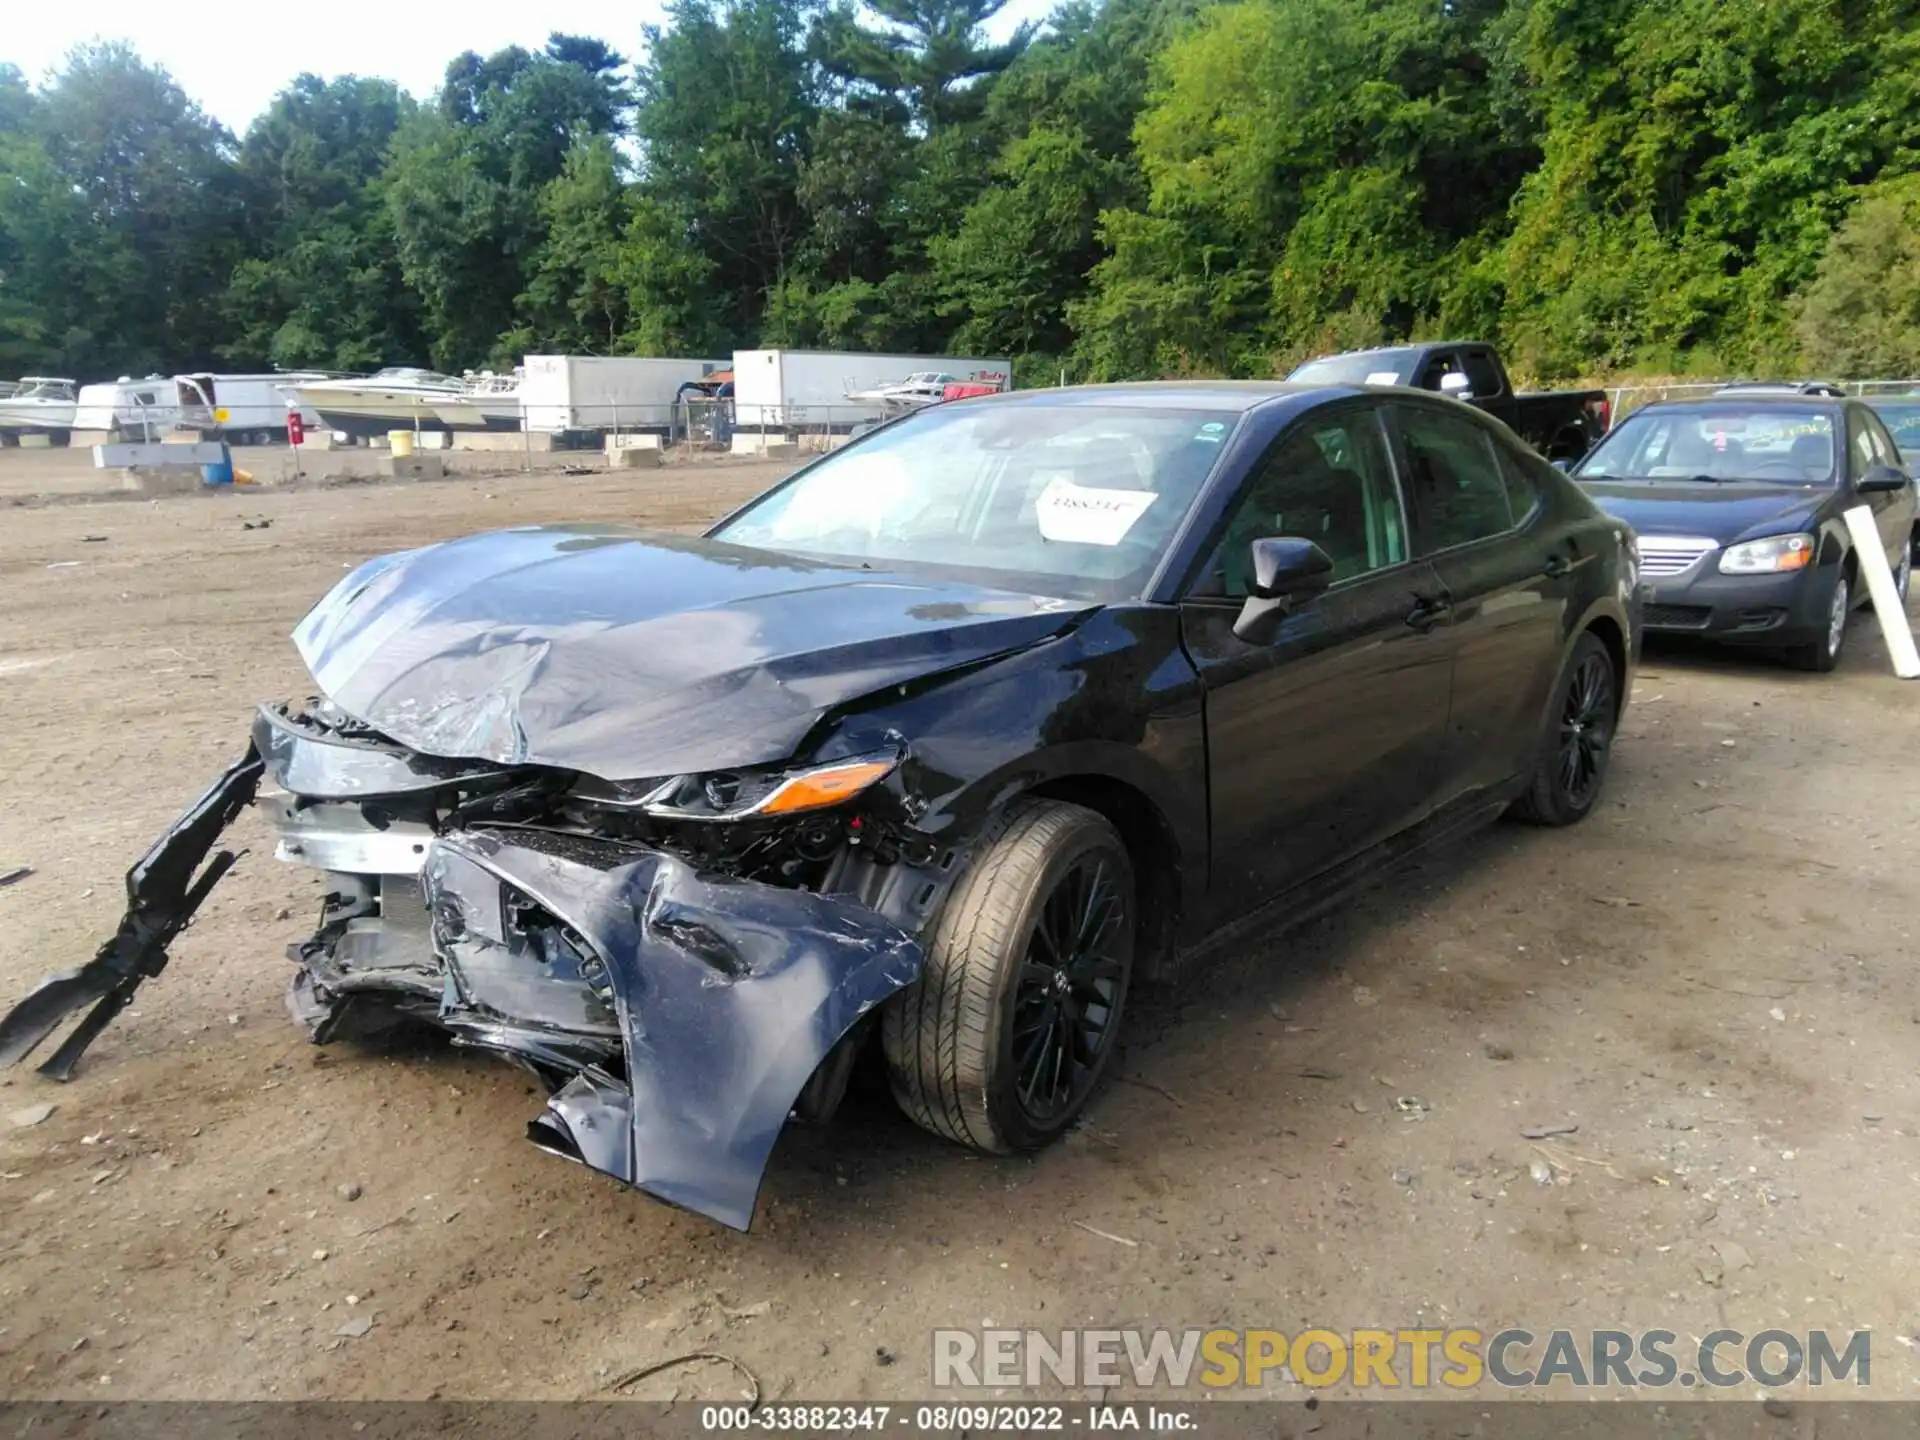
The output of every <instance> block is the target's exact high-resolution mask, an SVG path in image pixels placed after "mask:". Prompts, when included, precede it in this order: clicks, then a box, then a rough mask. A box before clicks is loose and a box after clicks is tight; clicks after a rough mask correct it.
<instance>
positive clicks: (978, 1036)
mask: <svg viewBox="0 0 1920 1440" xmlns="http://www.w3.org/2000/svg"><path fill="white" fill-rule="evenodd" d="M1134 906H1135V891H1134V883H1133V866H1132V863H1131V861H1130V860H1129V859H1128V856H1127V850H1126V846H1125V845H1124V844H1123V843H1122V842H1121V839H1120V836H1119V834H1118V832H1117V831H1115V830H1114V828H1113V826H1112V825H1111V824H1110V823H1108V821H1107V820H1106V819H1105V817H1103V816H1101V815H1099V814H1096V813H1095V812H1094V811H1092V810H1088V809H1086V808H1084V807H1082V806H1079V805H1069V804H1065V803H1063V802H1060V801H1053V800H1026V801H1020V802H1017V803H1016V804H1014V805H1013V806H1011V807H1009V809H1008V810H1007V811H1006V813H1005V814H1004V815H1002V816H1001V817H1000V819H999V820H997V821H996V822H995V823H994V824H993V825H992V826H991V827H989V829H988V831H987V832H986V834H985V835H984V836H983V837H982V842H981V845H980V848H979V850H978V852H977V853H976V855H975V856H974V859H973V862H972V864H971V865H970V866H969V867H968V869H967V871H966V873H965V874H964V875H962V876H961V878H960V880H959V882H958V883H957V884H956V885H955V886H954V889H953V893H952V894H951V895H949V896H948V897H947V901H946V904H945V905H944V906H943V907H942V909H941V911H940V914H939V916H938V918H937V919H936V920H935V921H934V924H933V926H932V928H931V930H930V931H929V934H928V938H927V946H926V964H925V967H924V969H923V970H922V971H921V975H920V979H919V980H918V981H916V982H915V983H914V984H912V985H910V986H908V987H907V988H906V989H905V990H903V991H901V992H900V994H898V995H896V996H895V997H894V998H893V999H892V1000H890V1001H888V1002H887V1005H886V1008H885V1010H884V1012H883V1013H882V1016H881V1025H880V1036H881V1045H882V1048H883V1049H884V1051H885V1053H886V1058H887V1069H888V1072H889V1074H890V1076H891V1078H892V1082H893V1095H894V1099H895V1100H896V1101H897V1102H898V1103H899V1105H900V1108H901V1109H902V1110H904V1111H905V1112H906V1113H907V1115H908V1116H909V1117H910V1118H911V1119H912V1120H913V1121H914V1122H915V1123H916V1124H918V1125H920V1126H922V1127H924V1128H925V1129H927V1130H931V1131H932V1132H933V1133H934V1134H936V1135H940V1136H943V1137H944V1138H946V1139H948V1140H953V1141H956V1142H958V1143H959V1144H962V1145H966V1146H970V1147H971V1148H973V1149H975V1150H980V1151H985V1152H987V1153H990V1154H999V1155H1004V1154H1009V1153H1012V1152H1015V1151H1020V1150H1033V1149H1038V1148H1039V1147H1040V1146H1042V1145H1045V1144H1047V1143H1048V1142H1049V1141H1051V1140H1053V1139H1054V1138H1055V1137H1056V1136H1058V1135H1059V1134H1060V1133H1061V1132H1062V1131H1063V1130H1065V1129H1066V1128H1067V1127H1068V1126H1069V1125H1070V1124H1072V1123H1073V1121H1074V1119H1075V1117H1077V1116H1078V1115H1079V1113H1080V1111H1081V1110H1082V1108H1084V1106H1085V1105H1086V1102H1087V1099H1088V1097H1089V1096H1090V1095H1091V1094H1092V1093H1093V1090H1094V1087H1095V1086H1096V1085H1097V1084H1098V1082H1099V1080H1100V1076H1101V1074H1102V1073H1103V1072H1104V1071H1105V1069H1106V1066H1107V1062H1108V1060H1109V1059H1110V1058H1111V1056H1112V1054H1113V1050H1114V1046H1115V1044H1116V1042H1117V1038H1118V1034H1119V1029H1120V1016H1121V1012H1122V1010H1123V1009H1124V1007H1125V1004H1126V995H1127V982H1128V980H1129V979H1130V977H1131V974H1132V970H1133V945H1134V934H1135V930H1136V917H1135V910H1134Z"/></svg>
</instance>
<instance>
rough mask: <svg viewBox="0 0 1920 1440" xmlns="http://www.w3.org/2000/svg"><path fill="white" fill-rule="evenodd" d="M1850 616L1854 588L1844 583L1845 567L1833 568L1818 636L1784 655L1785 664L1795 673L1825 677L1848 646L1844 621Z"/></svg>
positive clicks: (1837, 662)
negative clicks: (1790, 666)
mask: <svg viewBox="0 0 1920 1440" xmlns="http://www.w3.org/2000/svg"><path fill="white" fill-rule="evenodd" d="M1852 614H1853V587H1852V586H1851V585H1849V584H1848V583H1847V571H1846V567H1845V566H1844V565H1836V566H1834V567H1833V589H1832V591H1831V592H1829V594H1828V596H1827V610H1826V623H1825V625H1824V626H1823V627H1822V629H1821V632H1820V634H1819V635H1818V636H1817V637H1816V638H1814V639H1812V640H1809V641H1807V642H1806V643H1805V644H1804V645H1795V646H1794V647H1793V648H1792V649H1790V650H1789V651H1787V660H1788V663H1790V664H1791V665H1793V666H1794V668H1795V669H1798V670H1812V671H1814V672H1815V673H1817V674H1823V675H1824V674H1826V673H1827V672H1828V671H1830V670H1832V669H1833V667H1834V666H1836V665H1838V664H1839V663H1840V651H1841V650H1842V649H1843V648H1844V647H1845V645H1846V643H1847V619H1848V617H1849V616H1851V615H1852Z"/></svg>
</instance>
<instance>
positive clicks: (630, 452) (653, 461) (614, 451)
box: [607, 445, 661, 470]
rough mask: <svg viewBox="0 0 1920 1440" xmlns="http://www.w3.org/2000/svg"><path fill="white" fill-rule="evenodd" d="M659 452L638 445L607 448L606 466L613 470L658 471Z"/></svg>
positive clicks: (610, 446)
mask: <svg viewBox="0 0 1920 1440" xmlns="http://www.w3.org/2000/svg"><path fill="white" fill-rule="evenodd" d="M660 459H661V456H660V452H659V450H657V449H653V450H648V449H644V448H643V447H641V446H639V445H621V446H618V447H615V446H613V445H609V446H607V464H608V465H609V466H611V467H612V468H613V469H615V470H658V469H659V468H660Z"/></svg>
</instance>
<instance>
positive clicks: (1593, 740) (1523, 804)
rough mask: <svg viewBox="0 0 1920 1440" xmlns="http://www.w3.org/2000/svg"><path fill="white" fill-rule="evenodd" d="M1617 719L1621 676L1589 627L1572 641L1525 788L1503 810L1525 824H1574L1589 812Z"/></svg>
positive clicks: (1596, 796)
mask: <svg viewBox="0 0 1920 1440" xmlns="http://www.w3.org/2000/svg"><path fill="white" fill-rule="evenodd" d="M1619 723H1620V676H1619V674H1618V672H1617V671H1616V670H1615V668H1614V663H1613V654H1612V652H1611V651H1609V650H1608V649H1607V647H1606V646H1605V645H1603V644H1602V643H1601V642H1600V640H1599V638H1598V637H1597V636H1595V635H1594V633H1593V632H1592V631H1590V630H1589V631H1587V632H1586V633H1584V634H1582V635H1581V636H1580V638H1579V639H1578V640H1576V641H1574V643H1573V653H1572V654H1571V655H1569V656H1568V657H1567V664H1566V668H1565V669H1563V670H1562V671H1561V672H1560V678H1559V679H1558V680H1557V681H1556V682H1555V683H1554V687H1553V708H1552V709H1551V710H1550V711H1549V712H1548V720H1547V730H1546V733H1545V734H1544V735H1542V736H1541V737H1540V751H1539V754H1538V755H1537V756H1536V757H1535V759H1534V762H1533V774H1532V775H1531V776H1530V777H1529V778H1528V780H1527V788H1526V789H1525V790H1524V791H1522V792H1521V794H1520V798H1519V799H1517V800H1515V801H1514V802H1513V805H1512V807H1511V808H1510V809H1509V810H1508V811H1507V813H1508V814H1509V815H1511V816H1512V817H1513V818H1514V819H1516V820H1523V821H1525V822H1526V823H1528V824H1529V825H1575V824H1578V823H1579V822H1580V821H1582V820H1584V819H1586V818H1587V816H1588V815H1589V814H1591V813H1592V811H1593V807H1594V805H1595V804H1596V803H1597V802H1598V801H1599V799H1600V791H1601V789H1602V788H1603V787H1604V785H1605V783H1606V778H1607V761H1608V759H1609V758H1610V757H1611V756H1612V754H1613V736H1614V730H1615V728H1616V727H1617V726H1618V725H1619Z"/></svg>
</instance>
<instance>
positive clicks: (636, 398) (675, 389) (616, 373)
mask: <svg viewBox="0 0 1920 1440" xmlns="http://www.w3.org/2000/svg"><path fill="white" fill-rule="evenodd" d="M726 363H727V362H726V361H724V360H671V359H663V358H657V357H650V356H637V355H529V356H527V358H526V365H525V367H524V368H525V374H524V375H523V377H522V378H521V381H520V401H521V404H522V405H523V406H524V407H525V409H526V415H527V429H528V430H530V431H534V432H537V433H541V434H547V435H552V436H555V437H556V438H557V439H559V440H560V441H561V443H576V442H577V443H598V441H599V439H600V438H601V437H603V436H605V435H608V434H612V433H615V432H620V431H640V432H643V433H652V434H659V435H665V434H667V433H668V431H669V430H670V428H671V427H672V424H673V413H674V397H675V396H677V395H678V394H679V393H680V387H681V386H682V385H685V384H686V383H687V382H688V381H696V380H699V379H700V378H701V377H702V376H705V375H708V374H711V373H712V372H713V371H715V370H722V369H725V368H726Z"/></svg>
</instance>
